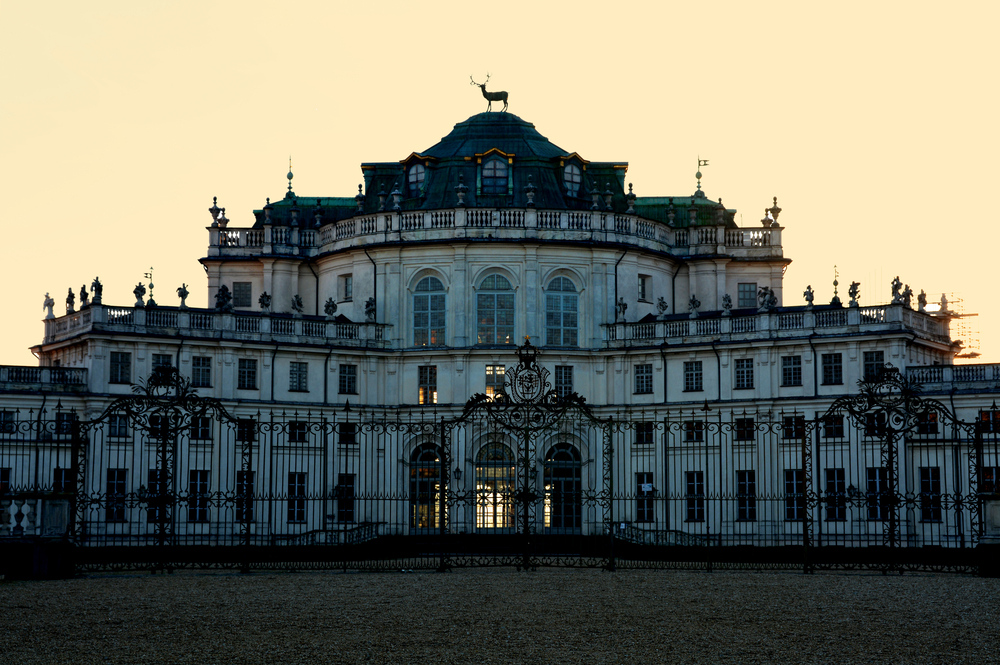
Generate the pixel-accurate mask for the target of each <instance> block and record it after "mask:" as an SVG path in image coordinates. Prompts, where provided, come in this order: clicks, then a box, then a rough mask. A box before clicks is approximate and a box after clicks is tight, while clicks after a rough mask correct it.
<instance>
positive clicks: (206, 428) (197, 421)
mask: <svg viewBox="0 0 1000 665" xmlns="http://www.w3.org/2000/svg"><path fill="white" fill-rule="evenodd" d="M191 440H192V441H211V440H212V418H211V417H209V416H195V417H193V418H192V419H191Z"/></svg>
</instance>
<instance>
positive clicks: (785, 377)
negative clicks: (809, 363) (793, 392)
mask: <svg viewBox="0 0 1000 665" xmlns="http://www.w3.org/2000/svg"><path fill="white" fill-rule="evenodd" d="M781 385H782V386H784V387H789V386H801V385H802V356H782V357H781Z"/></svg>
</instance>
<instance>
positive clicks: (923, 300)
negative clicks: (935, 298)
mask: <svg viewBox="0 0 1000 665" xmlns="http://www.w3.org/2000/svg"><path fill="white" fill-rule="evenodd" d="M917 311H918V312H926V311H927V294H926V293H924V290H923V289H920V294H919V295H918V296H917Z"/></svg>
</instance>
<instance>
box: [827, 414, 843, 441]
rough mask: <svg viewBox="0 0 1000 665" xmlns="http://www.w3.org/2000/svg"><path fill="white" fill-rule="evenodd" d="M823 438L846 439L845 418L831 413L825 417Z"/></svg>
mask: <svg viewBox="0 0 1000 665" xmlns="http://www.w3.org/2000/svg"><path fill="white" fill-rule="evenodd" d="M823 438H824V439H843V438H844V416H842V415H840V414H839V413H831V414H829V415H826V416H823Z"/></svg>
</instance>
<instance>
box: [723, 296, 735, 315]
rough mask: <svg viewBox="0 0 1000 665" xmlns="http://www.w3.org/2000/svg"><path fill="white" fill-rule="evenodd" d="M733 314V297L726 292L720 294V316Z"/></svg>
mask: <svg viewBox="0 0 1000 665" xmlns="http://www.w3.org/2000/svg"><path fill="white" fill-rule="evenodd" d="M732 315H733V297H732V296H731V295H729V294H728V293H726V294H724V295H723V296H722V316H732Z"/></svg>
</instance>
